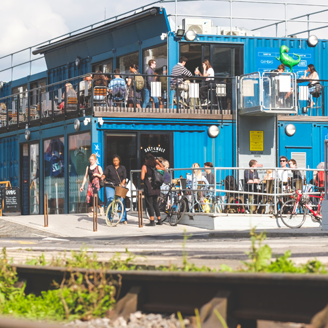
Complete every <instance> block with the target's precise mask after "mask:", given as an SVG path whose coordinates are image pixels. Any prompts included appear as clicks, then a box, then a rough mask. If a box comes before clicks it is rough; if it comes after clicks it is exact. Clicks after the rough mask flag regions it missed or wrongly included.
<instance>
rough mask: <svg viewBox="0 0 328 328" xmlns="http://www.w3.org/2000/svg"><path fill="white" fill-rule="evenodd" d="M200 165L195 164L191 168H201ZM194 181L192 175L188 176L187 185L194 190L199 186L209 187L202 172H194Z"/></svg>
mask: <svg viewBox="0 0 328 328" xmlns="http://www.w3.org/2000/svg"><path fill="white" fill-rule="evenodd" d="M199 167H200V165H199V164H198V163H194V164H193V165H192V166H191V168H193V169H194V168H195V169H196V168H199ZM192 171H193V176H194V179H192V174H189V175H187V184H189V185H190V187H191V186H192V189H197V187H198V185H199V184H205V185H206V186H208V181H207V179H206V178H205V177H204V176H203V173H202V170H192Z"/></svg>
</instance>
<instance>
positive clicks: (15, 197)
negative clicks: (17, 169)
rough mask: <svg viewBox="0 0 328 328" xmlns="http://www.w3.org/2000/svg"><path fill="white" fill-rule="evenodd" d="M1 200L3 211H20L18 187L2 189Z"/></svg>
mask: <svg viewBox="0 0 328 328" xmlns="http://www.w3.org/2000/svg"><path fill="white" fill-rule="evenodd" d="M2 197H3V200H4V207H3V210H4V211H5V212H20V211H21V205H20V192H19V188H18V187H12V188H6V189H4V190H3V195H2Z"/></svg>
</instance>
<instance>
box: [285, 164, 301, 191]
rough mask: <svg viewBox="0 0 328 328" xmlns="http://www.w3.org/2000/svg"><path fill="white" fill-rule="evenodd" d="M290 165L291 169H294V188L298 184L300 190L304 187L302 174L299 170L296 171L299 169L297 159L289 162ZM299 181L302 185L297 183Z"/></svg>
mask: <svg viewBox="0 0 328 328" xmlns="http://www.w3.org/2000/svg"><path fill="white" fill-rule="evenodd" d="M288 165H289V167H290V168H291V169H293V170H291V171H292V172H293V178H292V186H293V187H296V184H298V189H301V187H300V185H301V186H302V174H301V172H300V171H299V170H295V169H296V168H297V162H296V161H295V159H292V158H291V159H290V160H289V161H288ZM297 181H300V182H301V184H300V182H297ZM296 188H297V187H296Z"/></svg>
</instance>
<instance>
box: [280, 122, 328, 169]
mask: <svg viewBox="0 0 328 328" xmlns="http://www.w3.org/2000/svg"><path fill="white" fill-rule="evenodd" d="M288 124H294V125H295V127H296V132H295V134H294V135H293V136H292V137H289V136H287V135H286V133H285V128H286V125H288ZM327 139H328V122H327V123H318V122H311V123H307V122H304V123H303V122H288V121H284V122H279V123H278V155H279V156H282V155H284V156H287V157H288V158H290V154H291V152H302V153H306V165H307V167H310V168H315V167H316V166H317V165H318V164H319V163H320V162H323V161H324V141H325V140H327Z"/></svg>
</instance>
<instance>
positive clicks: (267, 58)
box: [256, 47, 315, 78]
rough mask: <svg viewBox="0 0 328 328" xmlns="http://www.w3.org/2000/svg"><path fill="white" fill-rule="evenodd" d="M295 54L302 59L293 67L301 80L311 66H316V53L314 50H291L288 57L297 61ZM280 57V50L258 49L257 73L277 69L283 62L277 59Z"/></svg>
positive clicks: (287, 70) (287, 69)
mask: <svg viewBox="0 0 328 328" xmlns="http://www.w3.org/2000/svg"><path fill="white" fill-rule="evenodd" d="M293 54H296V55H298V56H300V58H301V61H300V62H299V64H297V65H296V66H294V67H293V72H294V73H295V74H296V76H297V78H301V76H303V75H304V71H305V70H306V69H307V67H308V65H309V64H314V65H315V62H314V52H313V49H299V48H290V49H289V53H288V54H287V55H289V56H290V57H291V58H293V59H295V60H296V59H297V58H298V57H297V56H293ZM279 57H280V48H262V47H258V48H256V71H258V72H261V73H263V72H270V71H272V70H274V69H277V67H278V66H279V65H280V64H281V61H280V60H278V59H277V58H279ZM289 71H290V69H289V68H288V67H286V72H289Z"/></svg>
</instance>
